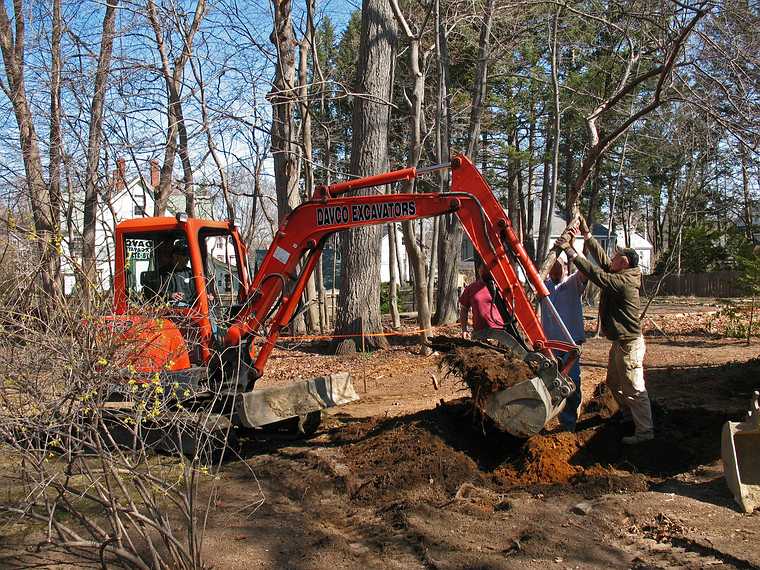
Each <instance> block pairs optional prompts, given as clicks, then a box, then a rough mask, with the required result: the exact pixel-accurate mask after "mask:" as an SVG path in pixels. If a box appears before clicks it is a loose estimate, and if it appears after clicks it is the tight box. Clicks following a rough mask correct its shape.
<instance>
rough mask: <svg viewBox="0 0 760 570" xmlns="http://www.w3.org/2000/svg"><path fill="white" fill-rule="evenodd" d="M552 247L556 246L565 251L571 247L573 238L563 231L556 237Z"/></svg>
mask: <svg viewBox="0 0 760 570" xmlns="http://www.w3.org/2000/svg"><path fill="white" fill-rule="evenodd" d="M554 247H557V248H559V249H561V250H562V251H567V250H568V249H572V248H573V238H572V237H570V236H568V235H567V233H564V234H562V235H561V236H559V237H558V238H557V241H555V242H554Z"/></svg>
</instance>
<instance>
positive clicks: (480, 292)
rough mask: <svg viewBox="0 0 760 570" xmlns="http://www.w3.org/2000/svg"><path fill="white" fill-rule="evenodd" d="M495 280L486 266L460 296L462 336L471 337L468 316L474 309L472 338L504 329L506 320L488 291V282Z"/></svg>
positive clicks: (482, 266) (481, 268)
mask: <svg viewBox="0 0 760 570" xmlns="http://www.w3.org/2000/svg"><path fill="white" fill-rule="evenodd" d="M492 279H493V278H492V277H491V275H490V274H489V273H488V269H487V268H486V266H485V265H481V266H480V270H479V271H478V278H477V279H476V280H475V281H473V282H472V283H470V284H469V285H468V286H467V287H465V290H464V291H462V294H461V295H460V296H459V324H460V325H461V326H462V336H470V332H469V324H468V316H469V314H470V309H472V336H473V337H474V338H478V337H480V336H482V334H483V333H484V332H485V331H487V330H489V329H503V328H504V320H503V319H502V318H501V315H500V314H499V310H498V309H497V308H496V304H495V303H494V302H493V298H492V297H491V292H490V291H489V290H488V284H487V281H488V280H492Z"/></svg>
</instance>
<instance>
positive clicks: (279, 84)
mask: <svg viewBox="0 0 760 570" xmlns="http://www.w3.org/2000/svg"><path fill="white" fill-rule="evenodd" d="M272 6H273V10H274V28H273V30H272V34H271V36H270V40H271V41H272V43H273V44H274V46H275V48H276V50H277V60H276V62H275V76H274V80H273V81H272V90H271V91H270V92H269V95H268V99H269V101H270V103H271V104H272V134H271V148H272V156H273V158H274V185H275V192H276V194H277V219H278V223H279V224H281V223H282V222H283V220H284V219H285V217H286V216H288V215H289V214H290V212H292V211H293V210H294V209H295V208H296V207H297V206H298V205H299V204H300V203H301V196H300V194H299V193H298V154H299V152H298V147H297V145H296V144H295V140H296V139H295V136H296V133H295V131H296V129H295V125H294V118H293V107H294V105H295V103H296V101H295V95H296V91H295V89H296V84H295V74H296V61H295V55H296V52H295V46H296V40H295V36H294V34H293V23H292V20H291V9H292V3H291V1H290V0H272ZM292 285H293V284H292V283H291V284H289V286H288V287H287V288H286V291H289V290H290V288H291V287H292ZM293 328H294V332H295V333H296V334H300V335H302V334H305V333H306V323H305V321H304V319H303V316H302V315H299V316H298V317H296V318H295V319H294V323H293Z"/></svg>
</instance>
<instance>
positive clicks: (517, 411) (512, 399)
mask: <svg viewBox="0 0 760 570" xmlns="http://www.w3.org/2000/svg"><path fill="white" fill-rule="evenodd" d="M480 340H490V341H493V342H495V343H496V344H498V345H499V346H500V347H502V348H507V349H509V350H510V351H511V352H512V353H513V354H516V355H518V356H519V357H520V358H522V359H523V360H524V361H525V362H527V363H529V364H531V365H532V367H533V369H534V370H537V375H536V376H535V377H534V378H531V379H530V380H524V381H522V382H519V383H517V384H515V385H514V386H511V387H509V388H507V389H505V390H500V391H498V392H494V393H493V394H490V395H489V396H488V397H487V398H486V399H485V401H484V403H483V404H482V406H481V410H482V411H483V413H485V414H486V415H487V416H488V417H489V418H491V419H492V420H493V421H494V423H495V424H496V426H497V427H498V428H499V429H501V430H503V431H506V432H508V433H510V434H512V435H514V436H517V437H531V436H533V435H536V434H538V433H540V432H541V430H542V429H544V427H545V426H546V424H547V423H548V422H549V420H551V419H552V418H554V417H556V416H557V415H558V414H559V413H560V412H561V411H562V409H563V408H564V406H565V399H566V398H567V397H568V396H569V395H570V394H572V393H573V391H574V390H575V385H574V384H573V382H572V381H571V380H569V379H567V378H565V377H564V376H563V375H562V374H560V372H559V370H558V369H557V363H556V361H553V360H551V359H549V358H547V357H546V356H544V355H543V354H541V353H538V352H528V351H526V350H525V349H524V348H523V347H522V346H521V345H520V344H519V343H518V342H517V341H516V340H515V338H514V337H513V336H512V335H510V334H509V333H507V332H506V331H502V330H495V329H492V330H489V331H487V332H486V333H485V334H484V335H482V336H481V337H480Z"/></svg>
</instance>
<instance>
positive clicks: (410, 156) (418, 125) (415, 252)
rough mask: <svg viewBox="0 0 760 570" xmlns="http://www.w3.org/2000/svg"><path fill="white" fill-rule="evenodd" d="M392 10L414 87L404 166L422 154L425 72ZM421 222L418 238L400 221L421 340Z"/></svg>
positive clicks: (415, 42) (413, 40)
mask: <svg viewBox="0 0 760 570" xmlns="http://www.w3.org/2000/svg"><path fill="white" fill-rule="evenodd" d="M390 4H391V7H392V9H393V13H394V15H395V16H396V20H397V22H398V24H399V27H400V28H401V30H403V31H404V33H405V35H406V39H407V40H408V41H409V70H410V74H411V76H412V77H413V78H414V87H413V88H412V93H411V97H410V98H409V99H408V100H409V103H410V107H411V108H410V109H409V111H410V113H409V131H410V132H409V146H408V150H407V159H406V166H407V167H412V168H414V167H416V166H417V165H418V164H419V161H420V156H421V155H422V136H423V133H422V122H423V115H422V105H423V102H424V99H425V74H424V73H423V71H422V69H423V68H424V67H425V66H424V63H423V62H421V59H422V54H421V53H420V39H419V37H417V36H416V35H414V34H412V32H411V29H410V28H409V25H408V23H407V21H406V19H405V18H404V15H403V14H402V12H401V10H400V8H399V6H398V2H397V0H390ZM414 189H415V184H414V181H412V180H409V181H406V182H404V184H403V186H402V192H414ZM421 230H422V226H420V240H419V241H418V240H416V239H415V237H414V222H413V221H405V222H401V231H402V232H403V233H404V245H405V246H406V254H407V256H408V258H409V261H410V263H411V266H412V273H413V274H414V302H415V305H416V307H417V324H418V325H419V327H420V329H422V330H423V333H422V341H423V342H424V341H426V340H427V338H428V336H429V332H430V329H431V322H430V318H431V314H430V303H429V298H430V296H429V294H428V275H427V267H426V266H427V260H426V259H425V252H424V251H423V250H422V244H423V243H424V237H423V236H422V231H421Z"/></svg>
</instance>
